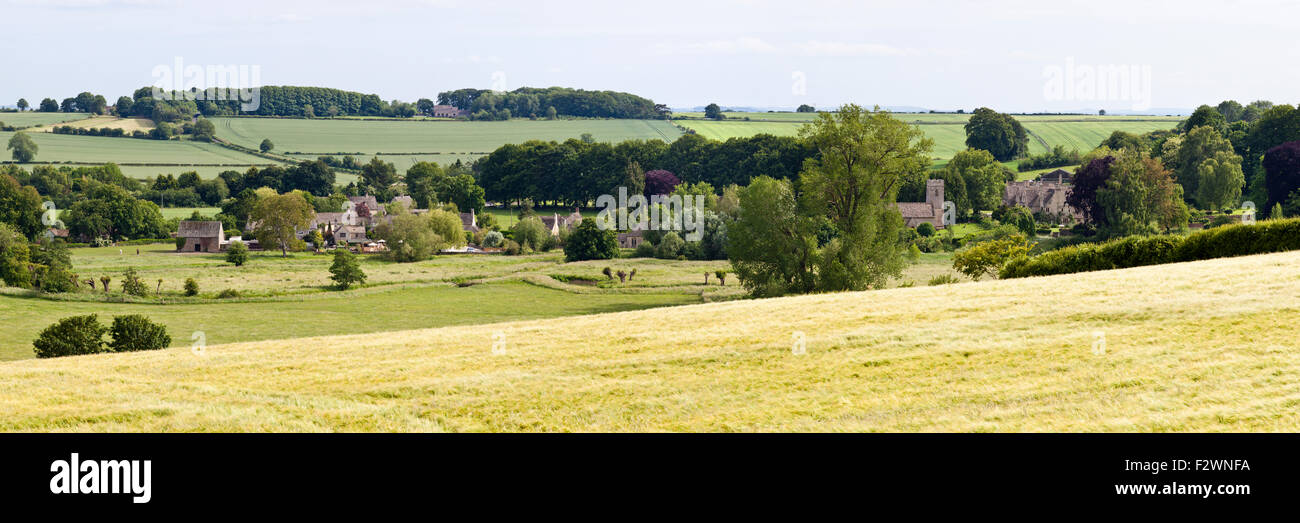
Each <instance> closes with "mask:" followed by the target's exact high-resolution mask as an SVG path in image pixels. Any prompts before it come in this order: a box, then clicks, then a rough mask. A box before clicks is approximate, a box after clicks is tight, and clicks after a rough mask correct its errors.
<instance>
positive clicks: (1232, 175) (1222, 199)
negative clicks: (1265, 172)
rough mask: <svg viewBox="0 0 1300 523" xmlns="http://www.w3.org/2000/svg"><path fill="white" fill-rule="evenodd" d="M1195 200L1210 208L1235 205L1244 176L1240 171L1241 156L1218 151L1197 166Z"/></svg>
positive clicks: (1239, 198) (1244, 180) (1242, 185)
mask: <svg viewBox="0 0 1300 523" xmlns="http://www.w3.org/2000/svg"><path fill="white" fill-rule="evenodd" d="M1197 177H1198V178H1199V180H1198V181H1197V182H1196V183H1197V188H1196V202H1197V204H1199V205H1200V206H1202V207H1204V208H1206V209H1210V210H1216V211H1217V210H1222V209H1229V208H1232V207H1235V206H1236V205H1237V203H1238V201H1239V200H1241V189H1242V187H1244V186H1245V185H1246V177H1245V175H1243V174H1242V172H1241V157H1240V156H1237V155H1235V154H1231V153H1225V152H1219V153H1217V154H1215V155H1214V158H1207V159H1206V160H1205V161H1203V162H1201V165H1200V166H1199V167H1198V173H1197Z"/></svg>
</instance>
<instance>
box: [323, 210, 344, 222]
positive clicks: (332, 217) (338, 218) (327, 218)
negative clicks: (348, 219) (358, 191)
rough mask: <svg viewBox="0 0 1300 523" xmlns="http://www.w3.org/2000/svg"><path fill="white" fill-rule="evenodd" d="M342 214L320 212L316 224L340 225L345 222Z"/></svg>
mask: <svg viewBox="0 0 1300 523" xmlns="http://www.w3.org/2000/svg"><path fill="white" fill-rule="evenodd" d="M344 214H347V213H342V212H318V213H316V223H340V222H342V221H343V215H344Z"/></svg>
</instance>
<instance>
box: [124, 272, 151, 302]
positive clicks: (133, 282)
mask: <svg viewBox="0 0 1300 523" xmlns="http://www.w3.org/2000/svg"><path fill="white" fill-rule="evenodd" d="M122 292H124V293H127V294H130V295H132V296H144V295H146V294H149V288H148V287H145V285H144V282H142V281H140V275H139V274H136V272H135V267H127V269H126V272H125V273H123V274H122Z"/></svg>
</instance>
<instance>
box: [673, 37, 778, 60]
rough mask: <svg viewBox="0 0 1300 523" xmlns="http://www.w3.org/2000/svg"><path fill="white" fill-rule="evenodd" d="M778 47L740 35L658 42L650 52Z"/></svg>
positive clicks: (706, 52)
mask: <svg viewBox="0 0 1300 523" xmlns="http://www.w3.org/2000/svg"><path fill="white" fill-rule="evenodd" d="M777 50H778V48H777V47H776V46H774V45H772V44H769V43H767V42H764V41H763V40H762V39H760V38H754V37H752V36H742V37H739V38H734V39H731V40H710V41H707V42H683V43H659V44H655V46H654V48H653V49H651V52H653V53H654V54H660V55H712V54H763V53H772V52H775V51H777Z"/></svg>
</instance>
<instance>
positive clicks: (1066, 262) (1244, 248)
mask: <svg viewBox="0 0 1300 523" xmlns="http://www.w3.org/2000/svg"><path fill="white" fill-rule="evenodd" d="M1293 250H1300V219H1289V220H1270V221H1267V222H1261V223H1257V224H1253V225H1225V226H1222V227H1215V228H1213V229H1209V230H1205V231H1201V232H1197V233H1193V234H1190V235H1187V236H1175V235H1167V236H1145V237H1141V236H1130V237H1128V238H1123V239H1119V240H1114V241H1110V242H1106V243H1094V244H1084V245H1075V246H1071V247H1064V248H1061V249H1058V250H1055V251H1050V252H1046V253H1043V254H1040V255H1038V256H1033V257H1028V256H1022V257H1019V258H1016V259H1013V260H1011V261H1008V262H1007V263H1006V265H1004V266H1002V270H1001V271H1000V272H999V274H998V276H999V277H1001V278H1024V277H1028V276H1049V275H1052V274H1071V273H1076V272H1088V271H1105V270H1110V269H1125V268H1128V267H1141V266H1144V265H1157V264H1161V263H1176V262H1186V261H1197V260H1209V259H1214V258H1227V257H1231V256H1246V255H1250V254H1264V253H1270V252H1282V251H1293Z"/></svg>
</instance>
